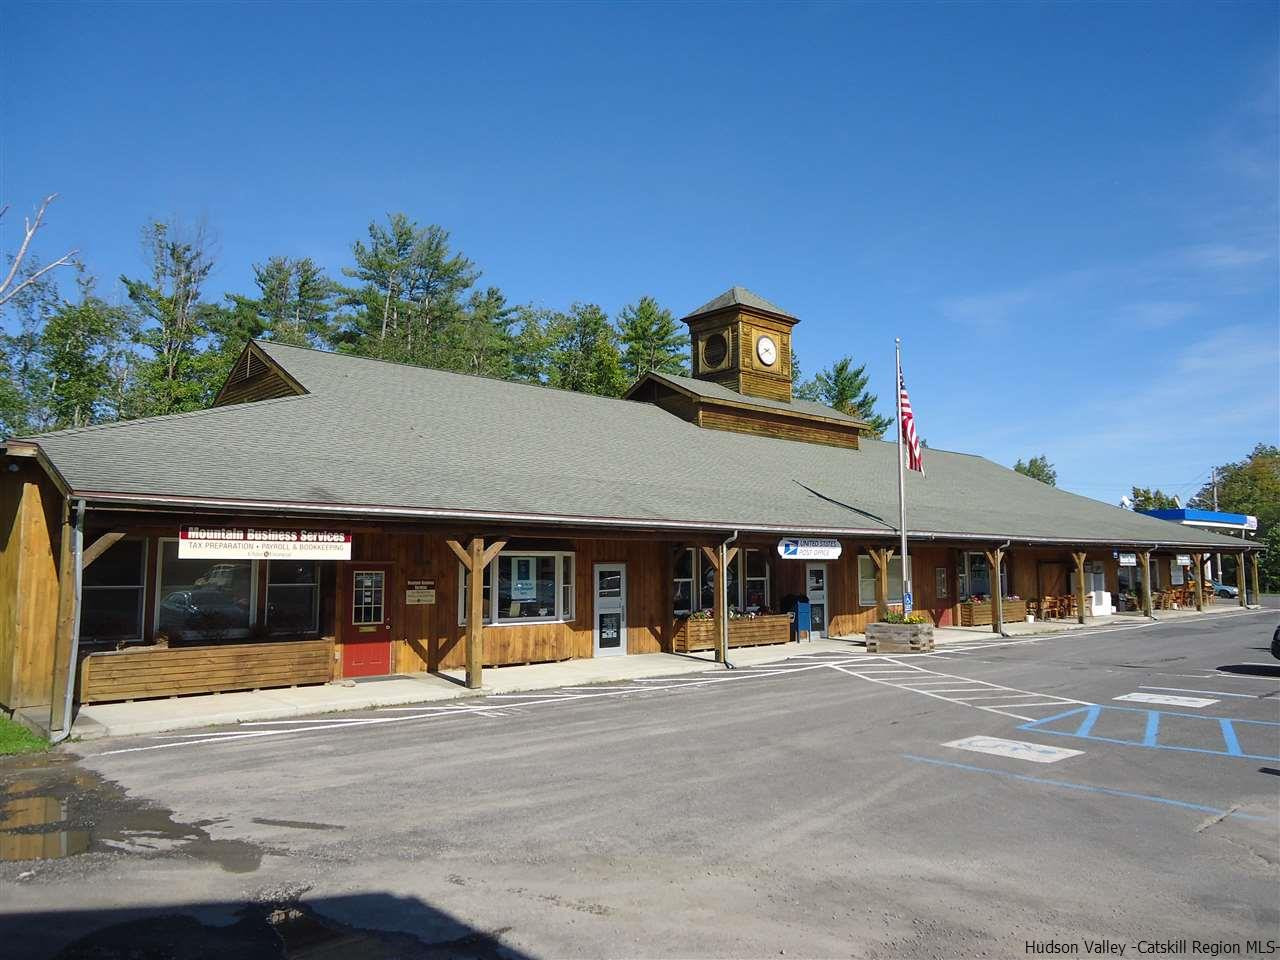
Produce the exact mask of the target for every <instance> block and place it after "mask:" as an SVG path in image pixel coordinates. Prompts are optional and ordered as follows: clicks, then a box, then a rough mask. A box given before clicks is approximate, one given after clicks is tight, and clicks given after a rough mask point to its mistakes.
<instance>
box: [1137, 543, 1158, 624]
mask: <svg viewBox="0 0 1280 960" xmlns="http://www.w3.org/2000/svg"><path fill="white" fill-rule="evenodd" d="M1138 560H1139V562H1140V563H1141V564H1142V615H1143V616H1145V617H1149V618H1150V619H1152V620H1154V619H1155V612H1154V610H1153V609H1152V605H1151V551H1150V550H1147V551H1139V553H1138Z"/></svg>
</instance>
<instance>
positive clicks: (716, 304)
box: [683, 287, 795, 320]
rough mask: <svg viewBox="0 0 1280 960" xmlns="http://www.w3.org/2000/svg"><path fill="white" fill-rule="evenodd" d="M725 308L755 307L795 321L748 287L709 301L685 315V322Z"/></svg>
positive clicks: (730, 290)
mask: <svg viewBox="0 0 1280 960" xmlns="http://www.w3.org/2000/svg"><path fill="white" fill-rule="evenodd" d="M725 307H755V308H756V309H757V310H765V311H768V312H769V313H776V314H780V315H781V316H784V317H791V319H792V320H794V319H795V317H794V316H792V315H791V314H790V313H787V311H785V310H783V309H782V308H781V307H780V306H778V305H777V304H776V303H770V302H769V301H768V300H766V299H765V298H764V297H762V296H760V294H758V293H752V292H751V291H750V290H748V289H747V288H746V287H730V288H729V289H728V290H726V291H725V292H724V293H722V294H720V296H718V297H716V298H715V299H714V300H708V301H707V302H706V303H704V304H703V305H702V306H700V307H698V309H697V310H694V311H693V312H691V313H687V314H685V316H684V318H683V319H685V320H688V319H689V318H690V317H697V316H701V315H702V314H704V313H712V312H713V311H715V310H723V309H724V308H725Z"/></svg>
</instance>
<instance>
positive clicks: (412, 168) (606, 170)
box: [0, 3, 1280, 501]
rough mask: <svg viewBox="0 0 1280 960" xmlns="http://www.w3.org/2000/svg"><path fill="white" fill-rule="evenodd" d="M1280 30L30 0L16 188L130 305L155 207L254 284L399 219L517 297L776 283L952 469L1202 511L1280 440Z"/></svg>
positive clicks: (769, 291) (715, 289)
mask: <svg viewBox="0 0 1280 960" xmlns="http://www.w3.org/2000/svg"><path fill="white" fill-rule="evenodd" d="M1278 9H1280V8H1278V7H1277V5H1276V4H1274V3H1257V4H1250V3H1238V4H1128V5H1124V4H1108V5H1102V4H1071V5H1066V4H1063V5H1041V4H1031V3H1025V4H1017V5H1014V4H1005V5H993V6H983V5H974V4H948V5H925V4H916V5H889V4H878V5H834V4H824V5H800V4H787V5H779V6H774V5H764V4H737V5H725V6H722V5H714V4H702V5H694V4H688V5H677V4H641V3H631V4H626V5H606V4H576V5H559V6H557V5H549V4H522V5H503V4H475V5H467V6H445V5H432V6H428V5H408V4H405V5H393V4H359V5H355V4H352V5H339V4H328V5H320V4H302V3H297V4H289V5H283V4H281V5H271V4H232V5H220V4H213V3H206V4H200V5H194V4H192V5H182V4H176V3H174V4H140V5H129V4H123V3H116V4H111V5H88V4H71V3H66V4H15V3H4V4H3V5H0V53H2V55H3V69H2V71H0V76H2V77H3V79H2V80H0V86H2V87H3V89H2V90H0V117H2V118H3V119H2V121H0V122H2V124H3V126H2V127H0V131H3V133H2V137H0V139H2V143H0V196H2V197H3V199H4V200H6V201H9V202H11V203H13V204H14V207H15V212H17V213H21V212H24V210H25V209H26V208H27V207H29V206H30V205H31V204H32V203H34V202H35V201H36V200H37V199H38V198H39V197H40V196H41V195H42V194H44V193H46V192H50V191H57V192H59V193H60V194H61V199H60V200H59V202H58V204H57V206H56V208H55V210H54V212H53V215H52V217H51V219H50V223H49V226H48V229H47V231H46V232H45V233H44V234H43V235H42V236H41V238H40V242H39V252H40V253H41V254H43V255H45V256H46V257H50V256H54V255H56V254H57V253H60V252H62V251H63V250H64V249H65V248H66V247H70V246H74V247H78V248H79V249H80V250H81V251H82V256H83V258H84V259H85V261H86V263H87V264H88V265H89V267H90V268H91V269H92V270H93V271H94V272H95V273H96V274H98V275H99V276H100V277H102V278H103V281H102V283H101V287H100V290H101V292H103V293H105V294H107V295H108V296H110V297H118V296H119V295H120V293H119V285H118V284H116V283H115V282H114V278H115V277H117V276H118V275H119V274H121V273H126V274H131V275H138V274H140V273H141V271H142V270H143V269H144V263H143V261H142V257H141V252H140V247H139V242H138V232H139V228H140V227H141V225H142V224H143V223H144V222H145V221H147V220H148V219H149V218H154V217H161V218H169V217H175V218H178V219H180V220H185V221H188V222H191V221H197V220H204V221H207V223H208V225H209V226H210V227H211V229H212V230H213V232H214V234H215V235H216V237H217V238H218V250H219V255H220V265H219V268H218V270H217V272H216V273H215V275H214V278H213V282H212V283H211V285H210V288H209V292H210V293H211V294H213V295H218V294H220V293H221V292H223V291H230V290H236V291H244V290H248V289H249V288H250V286H251V276H252V274H251V264H252V263H254V262H260V261H262V260H264V259H266V258H267V257H268V256H270V255H273V254H287V255H292V256H304V255H306V256H311V257H313V258H315V259H316V260H317V261H319V262H320V263H322V264H323V265H325V266H326V267H328V268H329V269H330V270H332V271H333V272H334V273H335V274H336V273H337V272H338V271H339V269H340V268H341V267H342V266H343V265H345V264H347V263H349V262H350V247H351V243H352V241H353V240H355V239H357V238H358V237H360V236H362V235H363V233H364V231H365V229H366V227H367V225H368V223H369V221H370V220H371V219H375V218H381V217H383V216H384V215H385V214H386V213H387V212H389V211H393V210H404V211H405V212H407V213H408V214H409V215H410V216H412V217H414V218H415V219H418V220H419V221H420V222H423V223H430V222H434V223H439V224H441V225H443V226H445V227H447V228H448V229H450V230H451V231H452V233H453V237H454V240H455V243H456V245H457V246H458V247H459V248H460V249H461V250H462V251H464V252H465V253H466V254H467V255H468V256H470V257H471V258H472V259H473V260H475V261H476V263H477V264H478V265H479V266H480V267H481V268H482V269H483V270H484V273H485V276H484V282H487V283H492V284H496V285H497V286H499V287H501V288H502V289H503V290H504V291H505V292H506V293H507V295H508V296H509V297H510V298H511V299H512V300H513V301H516V302H531V303H535V304H539V305H542V306H549V307H562V306H566V305H568V304H569V303H570V302H572V301H574V300H584V301H594V302H597V303H599V304H601V305H602V306H604V307H605V308H606V309H607V310H609V311H610V312H611V313H612V312H614V311H616V310H617V309H618V308H620V307H621V306H622V305H623V304H625V303H627V302H630V301H633V300H635V299H636V298H637V297H639V296H640V295H641V294H646V293H647V294H652V295H653V296H656V297H657V298H658V299H659V300H660V301H662V302H663V303H664V304H666V305H668V306H670V307H671V308H672V309H673V310H675V311H676V312H677V313H678V314H679V313H682V312H684V311H687V310H688V309H690V308H692V307H694V306H696V305H697V304H699V303H701V302H703V301H704V300H707V299H709V298H710V297H712V296H714V295H716V294H718V293H719V292H721V291H722V290H724V289H725V288H727V287H728V286H730V285H732V284H742V285H745V286H748V287H750V288H752V289H753V290H755V291H756V292H758V293H760V294H761V295H763V296H765V297H768V298H769V299H771V300H774V301H775V302H777V303H779V304H781V305H782V306H784V307H785V308H787V309H788V310H790V311H791V312H793V313H795V314H796V315H798V316H799V317H800V318H801V323H800V325H799V326H798V327H797V329H796V347H797V350H798V352H799V356H800V361H801V365H802V366H803V368H804V369H805V370H806V371H808V372H812V371H813V370H815V369H816V368H818V367H819V366H823V365H825V364H827V363H829V362H830V361H831V360H832V359H834V358H836V357H838V356H840V355H842V354H846V353H847V354H852V355H853V356H854V357H855V358H856V359H857V360H858V361H859V362H862V361H868V362H869V363H870V366H871V369H872V371H873V387H874V389H875V390H876V391H877V392H878V393H879V394H880V396H881V400H882V407H883V408H885V409H886V410H888V409H889V408H890V407H891V404H892V377H893V356H892V350H893V338H894V336H901V337H903V340H904V351H905V370H906V374H907V383H908V386H909V388H910V390H911V393H912V400H913V404H914V407H915V410H916V414H917V418H918V423H919V426H920V430H921V432H922V434H923V436H924V437H925V438H926V439H927V440H928V441H929V443H930V444H932V445H933V446H935V447H945V448H949V449H959V450H968V451H973V452H977V453H982V454H984V455H986V456H989V457H991V458H992V459H995V460H997V461H1000V462H1003V463H1006V464H1012V462H1013V461H1014V460H1015V459H1017V458H1018V457H1019V456H1030V455H1032V454H1037V453H1042V452H1043V453H1046V454H1047V455H1048V456H1049V458H1050V460H1052V461H1053V462H1054V463H1055V464H1056V465H1057V467H1058V472H1059V484H1060V485H1061V486H1063V487H1066V488H1068V489H1071V490H1075V491H1077V492H1080V493H1084V494H1087V495H1090V496H1095V497H1098V498H1101V499H1106V500H1110V501H1115V500H1117V499H1118V498H1119V496H1120V495H1121V494H1122V493H1123V492H1125V491H1127V489H1128V487H1129V486H1130V485H1132V484H1138V485H1141V486H1160V487H1163V488H1165V489H1167V490H1170V491H1176V492H1179V493H1182V494H1184V495H1185V494H1187V493H1189V492H1194V489H1195V488H1196V487H1197V486H1198V481H1199V480H1200V479H1202V478H1203V477H1204V476H1206V475H1207V473H1208V469H1209V467H1210V466H1211V465H1213V464H1216V463H1221V462H1223V461H1226V460H1233V459H1238V458H1240V457H1242V456H1243V455H1244V454H1245V453H1247V451H1248V450H1249V449H1250V448H1252V446H1253V445H1254V444H1255V443H1257V442H1259V441H1267V442H1272V443H1274V442H1277V440H1278V439H1280V437H1278V434H1280V397H1278V395H1280V386H1278V384H1280V321H1278V320H1277V313H1278V291H1277V269H1278V255H1277V246H1278V227H1277V203H1278V200H1277V163H1278V149H1280V148H1278V146H1277V143H1278V138H1277V114H1278V105H1277V92H1276V91H1277V70H1278V65H1280V60H1278V53H1277V35H1278V31H1280V14H1278V12H1277V11H1278ZM6 219H7V220H8V222H7V223H6V224H4V226H3V231H2V233H0V241H2V242H3V249H4V250H6V251H10V250H12V248H13V246H14V242H15V239H16V228H17V224H16V223H15V222H14V217H13V216H12V215H11V216H10V217H9V218H6Z"/></svg>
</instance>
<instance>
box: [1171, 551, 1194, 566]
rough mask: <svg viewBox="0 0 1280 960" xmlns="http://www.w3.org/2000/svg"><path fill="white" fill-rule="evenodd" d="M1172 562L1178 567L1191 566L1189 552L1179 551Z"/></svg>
mask: <svg viewBox="0 0 1280 960" xmlns="http://www.w3.org/2000/svg"><path fill="white" fill-rule="evenodd" d="M1174 562H1176V563H1177V564H1178V566H1180V567H1189V566H1191V554H1189V553H1180V554H1178V555H1177V556H1176V557H1175V558H1174Z"/></svg>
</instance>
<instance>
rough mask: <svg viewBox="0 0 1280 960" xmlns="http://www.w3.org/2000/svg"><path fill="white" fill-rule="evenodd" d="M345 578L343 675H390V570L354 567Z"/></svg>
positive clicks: (380, 566) (376, 566)
mask: <svg viewBox="0 0 1280 960" xmlns="http://www.w3.org/2000/svg"><path fill="white" fill-rule="evenodd" d="M346 576H347V583H346V588H347V589H346V595H347V604H346V607H347V609H346V610H345V611H344V613H343V617H344V618H345V619H344V620H343V626H342V675H343V676H344V677H381V676H385V675H386V674H388V673H390V672H391V596H392V594H391V582H390V581H391V567H390V566H389V565H388V564H385V563H353V564H351V565H350V566H348V567H347V574H346Z"/></svg>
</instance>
